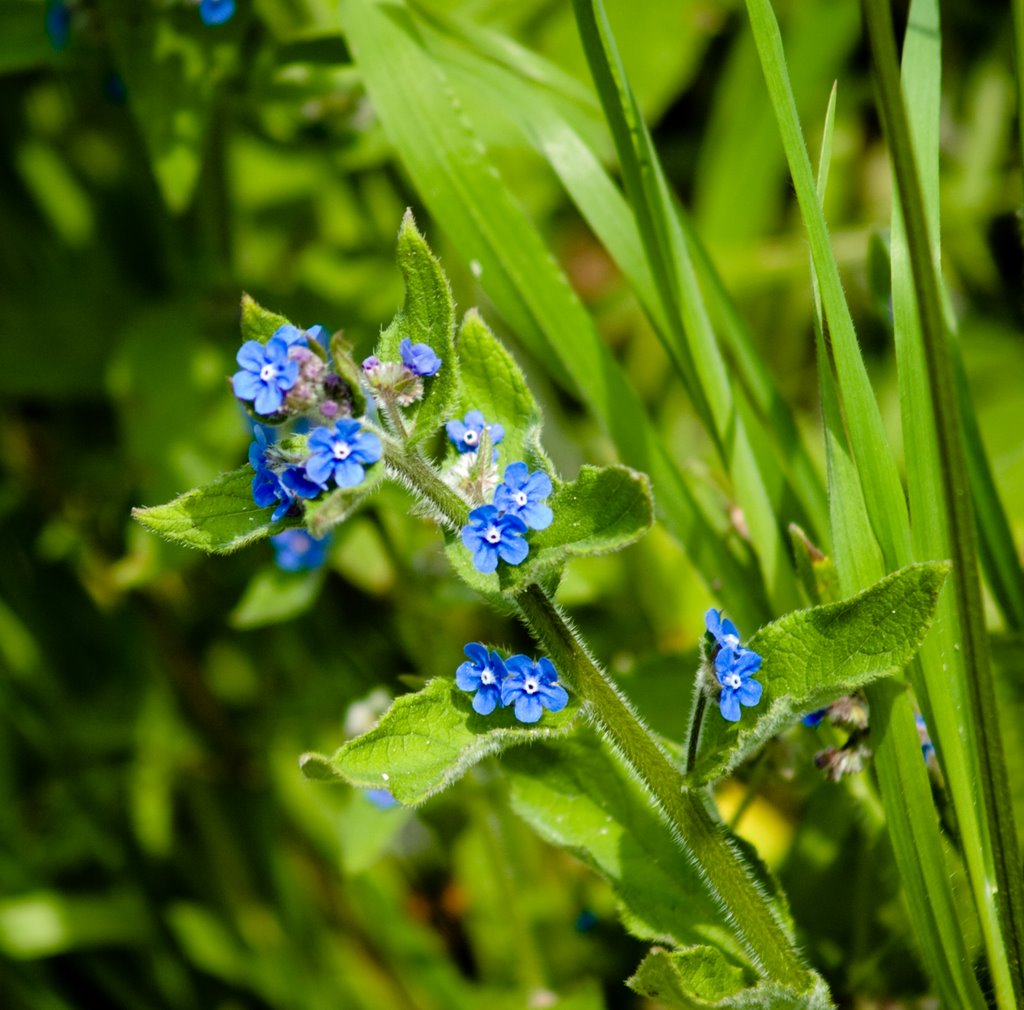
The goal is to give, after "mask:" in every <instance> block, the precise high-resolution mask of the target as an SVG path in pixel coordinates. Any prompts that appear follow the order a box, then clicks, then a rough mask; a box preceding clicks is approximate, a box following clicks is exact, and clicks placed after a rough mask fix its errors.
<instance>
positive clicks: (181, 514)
mask: <svg viewBox="0 0 1024 1010" xmlns="http://www.w3.org/2000/svg"><path fill="white" fill-rule="evenodd" d="M252 478H253V470H252V467H249V466H244V467H242V468H241V469H239V470H232V471H231V472H230V473H225V474H221V476H220V477H218V478H217V479H216V480H214V481H211V482H210V483H209V484H205V485H203V486H202V487H197V488H193V489H192V490H191V491H186V492H185V494H183V495H179V496H178V497H177V498H175V499H174V501H171V502H168V503H167V504H166V505H154V506H153V507H152V508H135V509H132V517H133V518H134V519H137V520H138V521H139V522H140V523H142V525H143V526H145V527H146V529H149V530H152V531H153V532H154V533H158V534H159V535H160V536H162V537H163V538H164V539H165V540H170V541H171V542H172V543H176V544H182V545H183V546H185V547H197V548H199V550H201V551H206V552H207V553H208V554H230V553H231V552H232V551H237V550H238V548H239V547H244V546H245V545H246V544H251V543H253V542H255V541H256V540H262V539H263V538H264V537H267V536H270V534H271V533H280V532H281V530H283V529H287V528H288V527H289V526H294V525H295V524H294V522H289V521H287V520H285V521H283V522H277V523H275V522H271V520H270V516H271V513H272V512H273V509H272V508H270V507H269V506H268V507H267V508H260V507H259V506H258V505H257V504H256V503H255V502H254V501H253V500H252Z"/></svg>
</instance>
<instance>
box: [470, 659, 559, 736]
mask: <svg viewBox="0 0 1024 1010" xmlns="http://www.w3.org/2000/svg"><path fill="white" fill-rule="evenodd" d="M464 651H465V653H466V656H467V657H468V659H467V662H465V663H462V664H461V665H460V666H459V668H458V669H457V670H456V671H455V683H456V684H458V686H459V687H460V688H461V689H462V690H463V691H471V692H473V711H474V712H478V713H479V714H480V715H490V714H491V713H492V712H493V711H494V710H495V709H496V708H498V707H499V706H501V707H502V708H507V707H508V706H509V705H511V706H512V707H513V711H514V713H515V717H516V718H517V719H518V720H519V721H520V722H537V721H538V720H539V719H540V717H541V715H542V714H543V712H544V709H547V710H548V711H549V712H561V710H562V709H563V708H565V706H566V704H568V701H569V695H568V694H567V692H566V690H565V688H564V687H562V685H561V684H559V683H558V672H557V671H556V670H555V666H554V664H553V663H552V662H551V660H550V659H548V658H547V657H546V656H542V657H541V658H540V659H538V660H536V661H534V660H532V659H530V657H529V656H523V655H515V656H509V658H508V659H502V658H501V656H500V655H499V654H498V653H497V652H495V651H493V650H492V651H488V649H487V647H486V646H485V645H482V644H481V643H480V642H470V643H469V644H468V645H467V646H466V647H465V650H464Z"/></svg>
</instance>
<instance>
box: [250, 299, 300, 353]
mask: <svg viewBox="0 0 1024 1010" xmlns="http://www.w3.org/2000/svg"><path fill="white" fill-rule="evenodd" d="M289 322H290V320H288V319H286V318H285V317H284V316H281V315H278V314H277V313H276V312H271V311H270V310H269V309H265V308H263V306H262V305H260V304H259V303H258V302H257V301H256V299H255V298H253V297H252V296H251V295H248V294H243V295H242V340H258V341H259V342H260V343H261V344H265V343H266V342H267V341H268V340H269V339H270V338H271V337H272V336H273V335H274V334H275V333H276V332H277V330H278V329H279V328H280V327H282V326H287V325H288V324H289Z"/></svg>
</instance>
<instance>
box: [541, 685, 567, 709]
mask: <svg viewBox="0 0 1024 1010" xmlns="http://www.w3.org/2000/svg"><path fill="white" fill-rule="evenodd" d="M535 697H537V698H540V699H541V704H542V705H543V706H544V707H545V708H546V709H547V710H548V711H549V712H561V711H562V709H563V708H565V706H566V705H568V704H569V693H568V692H567V691H566V689H565V688H564V687H562V685H561V684H546V685H543V686H542V687H541V688H540V690H539V691H538V692H537V694H536V695H535Z"/></svg>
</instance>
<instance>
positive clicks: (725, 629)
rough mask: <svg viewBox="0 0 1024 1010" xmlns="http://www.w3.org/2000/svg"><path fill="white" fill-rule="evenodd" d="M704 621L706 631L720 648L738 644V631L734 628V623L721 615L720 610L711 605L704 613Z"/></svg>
mask: <svg viewBox="0 0 1024 1010" xmlns="http://www.w3.org/2000/svg"><path fill="white" fill-rule="evenodd" d="M704 623H705V625H706V626H707V629H708V633H709V634H710V635H711V636H712V638H714V640H715V641H716V642H717V643H718V647H719V648H720V649H724V648H726V647H727V646H732V647H733V648H735V647H736V646H738V645H739V644H740V633H739V632H738V631H737V630H736V625H735V624H733V623H732V621H730V620H729V618H728V617H722V612H721V611H720V610H715V609H714V607H712V608H711V610H709V611H708V612H707V613H706V614H705V615H704Z"/></svg>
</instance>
